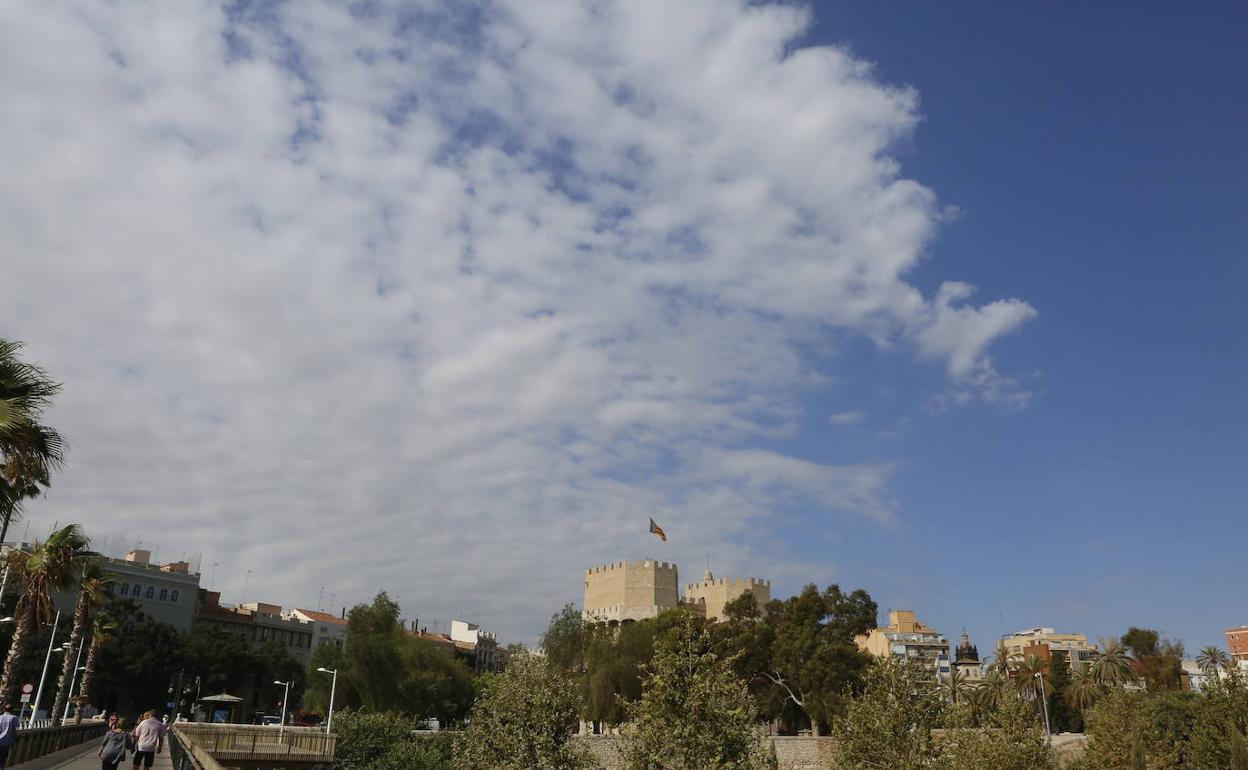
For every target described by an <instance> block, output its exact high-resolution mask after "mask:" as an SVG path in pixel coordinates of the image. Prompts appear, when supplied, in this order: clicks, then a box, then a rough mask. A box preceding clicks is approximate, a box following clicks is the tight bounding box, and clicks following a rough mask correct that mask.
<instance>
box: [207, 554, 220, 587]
mask: <svg viewBox="0 0 1248 770" xmlns="http://www.w3.org/2000/svg"><path fill="white" fill-rule="evenodd" d="M218 564H220V562H215V561H214V562H213V563H212V576H211V577H209V578H208V590H209V591H211V590H212V589H213V587H214V586H216V584H217V565H218Z"/></svg>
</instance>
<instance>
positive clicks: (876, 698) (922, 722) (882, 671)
mask: <svg viewBox="0 0 1248 770" xmlns="http://www.w3.org/2000/svg"><path fill="white" fill-rule="evenodd" d="M944 708H945V703H944V698H943V697H941V694H940V690H939V688H938V686H937V684H936V681H935V679H934V678H933V677H932V675H931V673H930V672H928V671H926V670H925V669H924V668H923V667H922V666H921V665H919V664H917V663H914V662H910V661H899V660H895V659H893V658H891V657H890V658H881V659H879V660H876V661H875V662H874V663H873V664H872V665H871V666H870V667H869V668H868V670H867V672H866V681H865V686H864V688H863V691H862V694H861V695H860V696H858V697H856V698H853V699H851V700H850V701H849V703H848V704H847V706H846V710H845V716H844V717H842V718H840V719H836V720H834V721H833V723H832V736H833V737H834V738H835V739H836V741H835V742H834V744H833V745H834V747H835V748H834V753H835V755H836V759H837V762H838V764H837V767H839V768H841V770H877V769H879V768H888V770H924V769H926V768H928V767H929V764H930V761H931V758H932V757H933V756H934V755H935V753H936V751H935V748H934V746H933V743H932V729H933V728H935V727H938V726H939V725H940V723H941V717H942V714H943V712H944Z"/></svg>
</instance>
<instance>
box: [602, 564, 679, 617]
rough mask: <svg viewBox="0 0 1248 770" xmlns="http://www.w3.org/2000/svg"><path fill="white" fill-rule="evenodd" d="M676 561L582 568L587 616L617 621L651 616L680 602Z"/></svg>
mask: <svg viewBox="0 0 1248 770" xmlns="http://www.w3.org/2000/svg"><path fill="white" fill-rule="evenodd" d="M679 583H680V581H679V579H678V576H677V574H676V565H675V564H668V563H667V562H665V561H663V562H659V561H651V560H646V561H621V562H615V563H614V564H604V565H603V566H601V567H594V568H593V569H590V570H586V571H585V603H584V604H583V605H582V607H583V608H584V609H583V610H582V614H583V615H584V617H585V619H586V620H589V621H593V622H599V623H619V622H621V621H624V620H642V619H644V618H653V617H655V616H657V615H658V614H659V613H660V612H663V611H664V610H670V609H672V608H673V607H675V606H676V605H677V604H678V603H679V601H680V600H679V596H678V595H677V589H676V587H677V586H678V585H679Z"/></svg>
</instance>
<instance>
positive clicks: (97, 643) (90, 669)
mask: <svg viewBox="0 0 1248 770" xmlns="http://www.w3.org/2000/svg"><path fill="white" fill-rule="evenodd" d="M118 628H120V626H119V625H118V624H117V621H116V620H113V618H111V617H110V616H109V615H108V610H107V609H106V610H104V611H103V612H100V613H99V614H97V615H96V616H95V618H94V619H93V620H92V621H91V646H90V647H88V648H87V662H86V663H84V664H83V671H82V687H80V688H79V689H78V692H80V693H82V694H83V697H85V698H87V699H90V698H91V681H92V679H94V678H95V661H96V656H97V655H99V653H100V649H101V648H102V647H104V645H106V644H108V643H109V642H111V641H112V640H113V638H114V637H115V636H117V629H118ZM76 721H78V722H81V721H82V709H78V719H77V720H76Z"/></svg>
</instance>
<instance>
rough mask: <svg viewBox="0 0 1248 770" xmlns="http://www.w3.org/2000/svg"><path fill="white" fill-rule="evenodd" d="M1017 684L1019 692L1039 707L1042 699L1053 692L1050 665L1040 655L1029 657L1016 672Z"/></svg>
mask: <svg viewBox="0 0 1248 770" xmlns="http://www.w3.org/2000/svg"><path fill="white" fill-rule="evenodd" d="M1015 677H1016V678H1015V682H1016V683H1017V685H1016V686H1017V687H1018V692H1019V694H1020V695H1023V696H1024V697H1026V698H1029V699H1031V700H1034V701H1035V702H1036V704H1037V705H1039V703H1040V700H1041V699H1042V698H1047V697H1048V696H1049V695H1050V694H1052V692H1053V684H1052V682H1051V681H1050V679H1049V664H1048V662H1047V661H1045V660H1044V658H1041V657H1040V656H1039V655H1028V656H1027V657H1026V658H1025V659H1024V660H1023V661H1022V662H1021V663H1019V664H1018V669H1017V671H1015Z"/></svg>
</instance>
